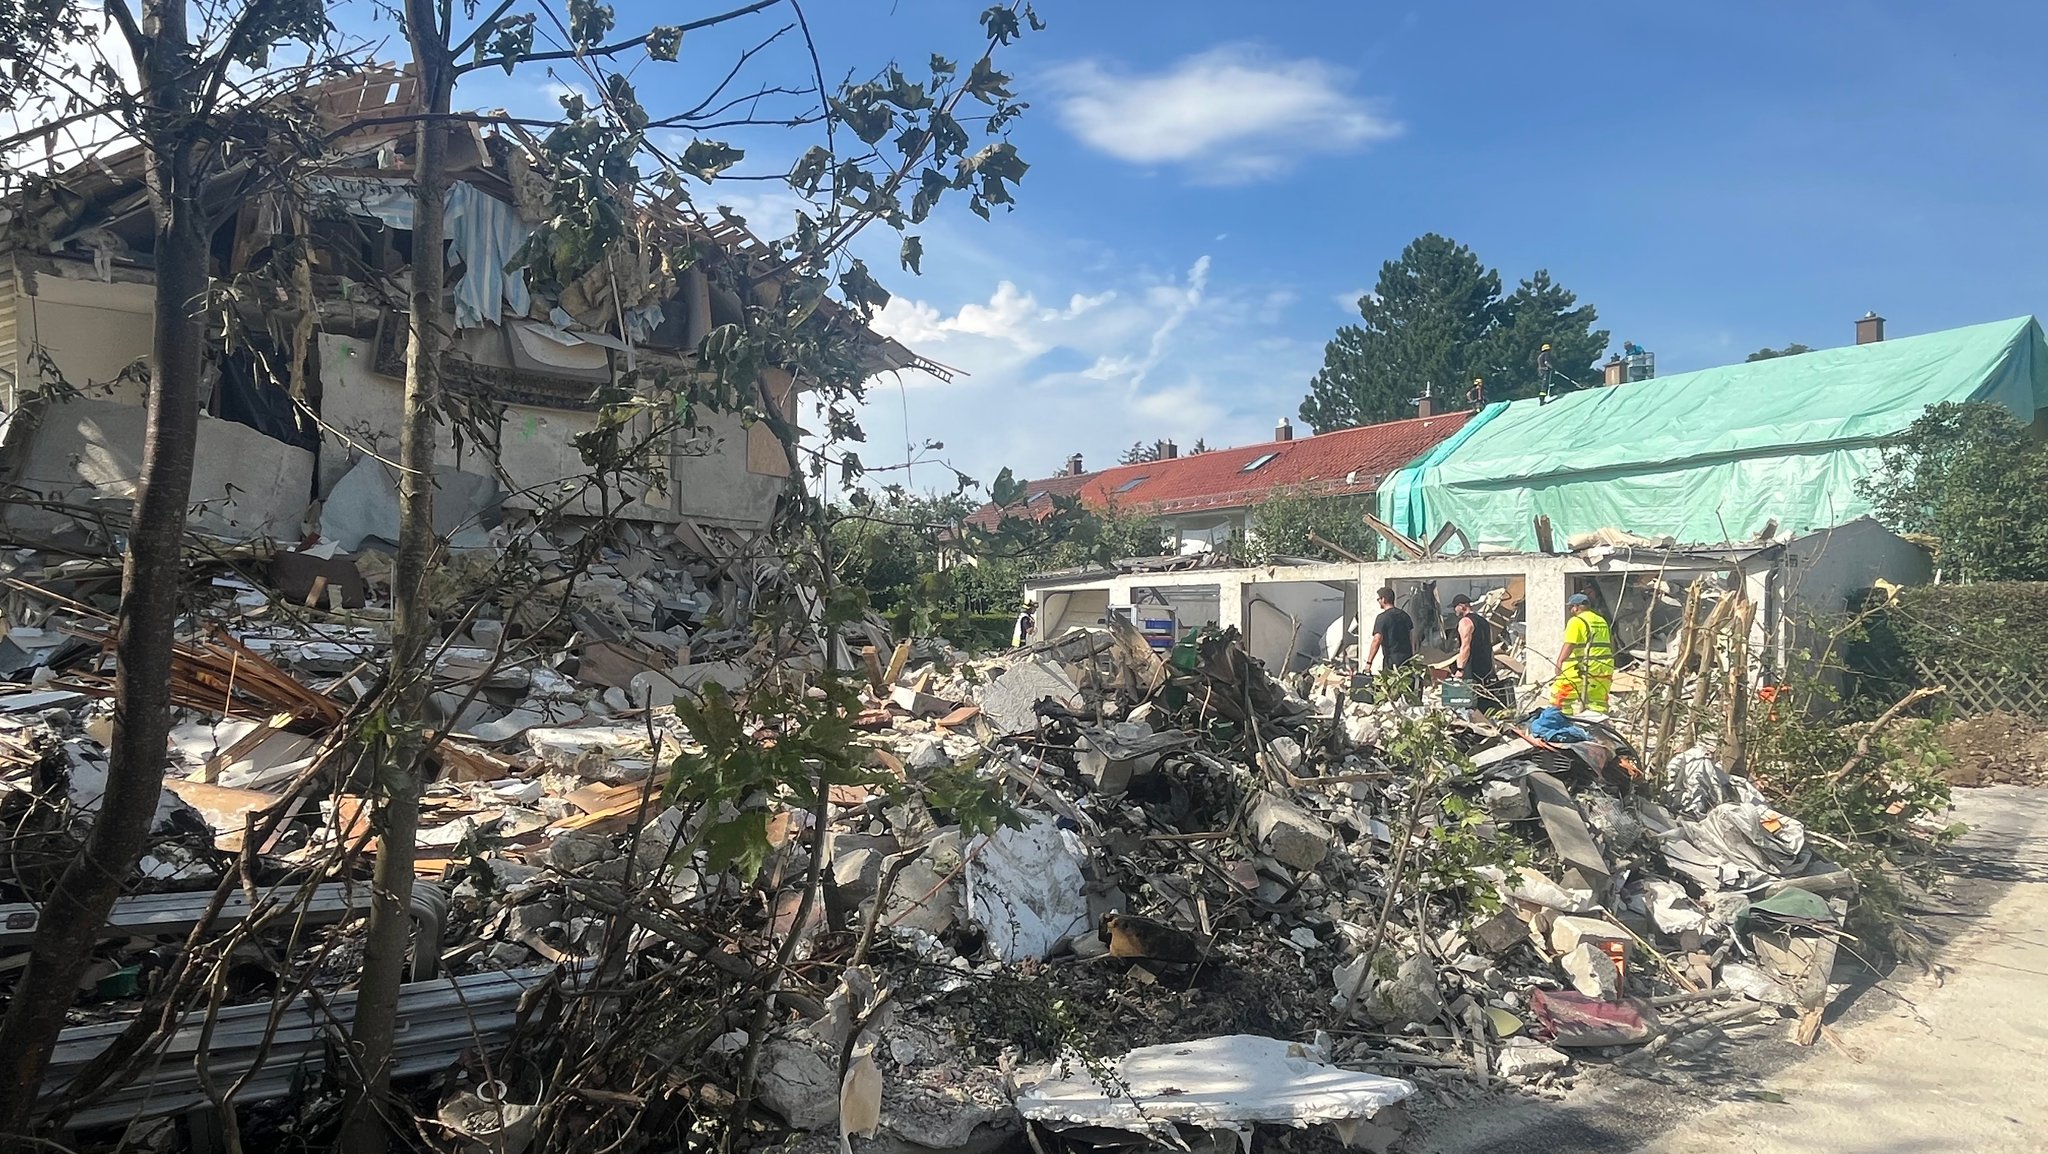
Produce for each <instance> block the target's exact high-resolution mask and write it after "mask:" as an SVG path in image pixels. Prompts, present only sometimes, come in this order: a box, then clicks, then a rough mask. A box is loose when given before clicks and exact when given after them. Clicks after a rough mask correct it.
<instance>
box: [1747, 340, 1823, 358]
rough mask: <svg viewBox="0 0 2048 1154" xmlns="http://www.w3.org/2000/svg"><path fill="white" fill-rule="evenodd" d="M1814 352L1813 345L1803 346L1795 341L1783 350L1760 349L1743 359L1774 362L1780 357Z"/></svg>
mask: <svg viewBox="0 0 2048 1154" xmlns="http://www.w3.org/2000/svg"><path fill="white" fill-rule="evenodd" d="M1812 351H1813V347H1812V346H1811V345H1802V344H1800V343H1799V342H1797V341H1794V342H1793V343H1791V344H1789V345H1786V346H1785V347H1784V348H1782V349H1773V348H1768V347H1766V348H1761V349H1758V350H1757V351H1755V352H1753V353H1751V354H1749V355H1748V356H1746V357H1744V358H1742V359H1743V361H1744V362H1748V361H1774V360H1776V359H1778V358H1779V357H1796V356H1798V355H1799V354H1800V353H1810V352H1812Z"/></svg>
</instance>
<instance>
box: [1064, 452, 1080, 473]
mask: <svg viewBox="0 0 2048 1154" xmlns="http://www.w3.org/2000/svg"><path fill="white" fill-rule="evenodd" d="M1080 475H1081V454H1079V453H1075V454H1074V455H1073V456H1071V457H1068V458H1067V476H1069V477H1078V476H1080Z"/></svg>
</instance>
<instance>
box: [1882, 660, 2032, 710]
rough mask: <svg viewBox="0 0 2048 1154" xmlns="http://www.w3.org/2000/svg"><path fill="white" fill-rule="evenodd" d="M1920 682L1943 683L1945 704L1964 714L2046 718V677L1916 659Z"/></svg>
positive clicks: (1960, 663)
mask: <svg viewBox="0 0 2048 1154" xmlns="http://www.w3.org/2000/svg"><path fill="white" fill-rule="evenodd" d="M1913 666H1914V668H1915V669H1916V670H1918V671H1919V674H1920V681H1921V684H1923V685H1941V686H1946V687H1947V689H1948V693H1947V694H1945V697H1946V698H1947V702H1948V707H1949V708H1950V709H1952V710H1954V711H1955V712H1956V713H1958V714H1961V715H1963V716H1965V717H1975V716H1980V715H1982V714H1986V713H2010V714H2014V715H2017V716H2021V717H2035V718H2040V719H2042V720H2048V677H2044V676H2042V675H2041V674H2038V673H2015V672H2013V671H2011V670H2007V669H1998V668H1991V667H1986V666H1981V665H1971V664H1967V663H1965V662H1960V661H1937V660H1930V659H1928V658H1924V657H1922V658H1917V659H1915V660H1914V662H1913Z"/></svg>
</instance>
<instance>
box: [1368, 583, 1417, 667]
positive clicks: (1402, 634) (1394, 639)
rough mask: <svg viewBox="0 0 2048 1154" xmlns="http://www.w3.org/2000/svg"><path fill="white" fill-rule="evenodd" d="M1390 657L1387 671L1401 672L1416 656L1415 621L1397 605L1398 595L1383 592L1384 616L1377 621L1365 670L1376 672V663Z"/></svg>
mask: <svg viewBox="0 0 2048 1154" xmlns="http://www.w3.org/2000/svg"><path fill="white" fill-rule="evenodd" d="M1381 653H1385V654H1386V658H1387V661H1386V665H1385V666H1384V668H1385V669H1399V668H1400V667H1401V666H1403V665H1406V664H1407V663H1408V660H1409V658H1412V657H1414V656H1415V619H1414V618H1412V617H1410V616H1408V614H1407V613H1406V612H1404V611H1402V610H1401V609H1399V608H1397V607H1395V605H1394V591H1393V590H1392V589H1391V588H1387V587H1382V588H1381V589H1380V615H1379V616H1378V617H1376V618H1374V619H1373V623H1372V645H1371V646H1369V647H1368V648H1367V649H1366V651H1365V667H1366V668H1367V669H1371V668H1372V659H1373V658H1374V657H1376V656H1378V655H1379V654H1381Z"/></svg>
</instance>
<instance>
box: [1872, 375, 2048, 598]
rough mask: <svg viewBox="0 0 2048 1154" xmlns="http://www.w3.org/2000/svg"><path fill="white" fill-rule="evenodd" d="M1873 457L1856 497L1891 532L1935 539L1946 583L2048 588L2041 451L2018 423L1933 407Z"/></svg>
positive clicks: (2045, 469)
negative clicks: (1875, 461)
mask: <svg viewBox="0 0 2048 1154" xmlns="http://www.w3.org/2000/svg"><path fill="white" fill-rule="evenodd" d="M1878 452H1879V458H1880V461H1881V466H1880V467H1879V469H1878V470H1877V471H1876V472H1874V473H1872V474H1871V475H1870V476H1869V477H1867V478H1865V479H1864V480H1862V481H1860V482H1858V483H1857V490H1858V492H1860V493H1861V494H1863V496H1864V497H1865V498H1866V499H1868V500H1869V501H1870V502H1871V505H1872V507H1873V509H1874V512H1875V513H1876V516H1877V519H1878V520H1879V521H1881V522H1883V523H1884V524H1885V525H1886V526H1887V527H1888V528H1890V529H1892V530H1894V531H1896V532H1901V533H1919V534H1925V535H1927V536H1929V537H1932V538H1934V539H1935V541H1936V545H1935V558H1936V560H1937V562H1938V563H1939V564H1940V565H1941V566H1942V568H1943V569H1944V570H1945V571H1947V572H1948V573H1949V574H1950V575H1951V576H1952V577H1953V578H1956V579H1965V580H1974V581H2044V580H2048V445H2044V444H2043V443H2042V442H2041V440H2040V439H2039V438H2037V437H2035V436H2034V435H2033V433H2032V431H2031V430H2030V429H2029V428H2028V426H2027V425H2026V424H2025V423H2024V422H2022V421H2021V420H2020V419H2019V418H2018V417H2015V416H2013V415H2012V413H2011V412H2009V411H2007V410H2006V409H2005V408H2004V407H2003V406H2000V405H1995V404H1988V403H1977V404H1954V403H1950V404H1942V405H1933V406H1929V408H1928V409H1927V412H1926V413H1925V414H1923V415H1922V416H1921V417H1920V419H1919V420H1917V421H1914V422H1913V424H1912V426H1911V427H1909V428H1908V429H1906V431H1905V432H1903V433H1900V434H1899V435H1897V436H1895V437H1892V438H1890V439H1888V440H1887V441H1886V442H1885V443H1884V444H1883V445H1882V446H1881V447H1880V448H1879V450H1878Z"/></svg>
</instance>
